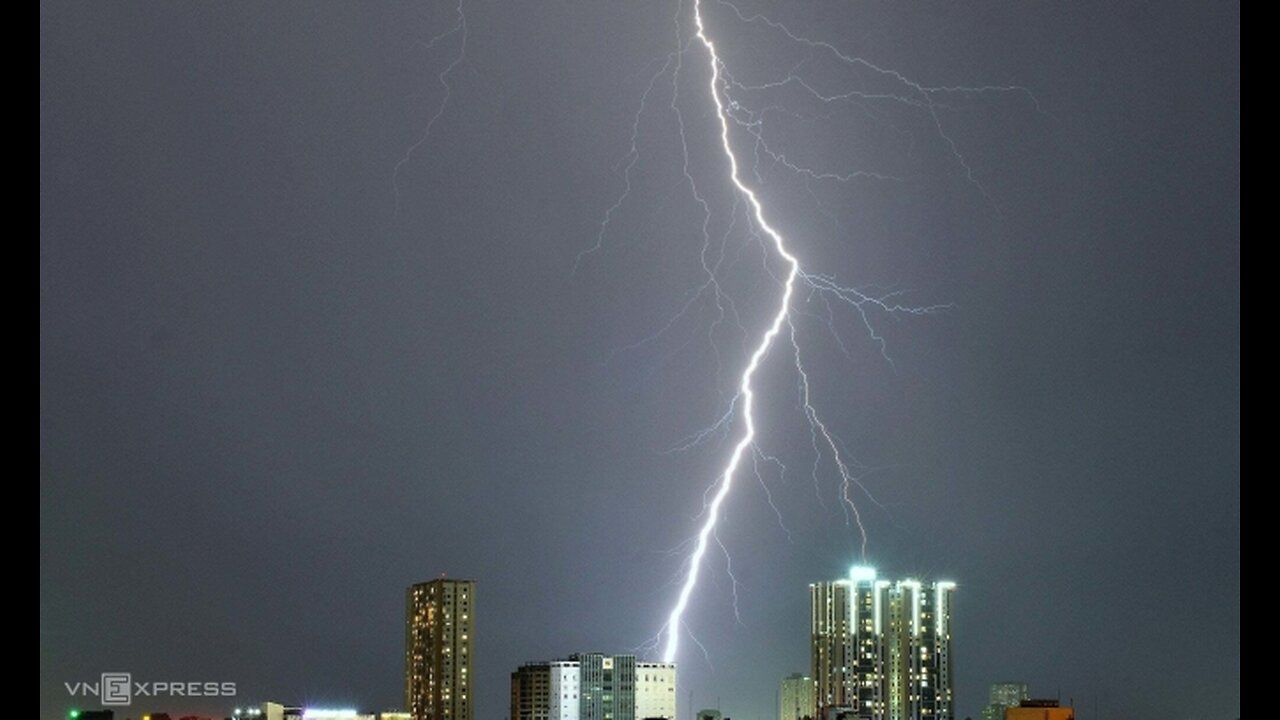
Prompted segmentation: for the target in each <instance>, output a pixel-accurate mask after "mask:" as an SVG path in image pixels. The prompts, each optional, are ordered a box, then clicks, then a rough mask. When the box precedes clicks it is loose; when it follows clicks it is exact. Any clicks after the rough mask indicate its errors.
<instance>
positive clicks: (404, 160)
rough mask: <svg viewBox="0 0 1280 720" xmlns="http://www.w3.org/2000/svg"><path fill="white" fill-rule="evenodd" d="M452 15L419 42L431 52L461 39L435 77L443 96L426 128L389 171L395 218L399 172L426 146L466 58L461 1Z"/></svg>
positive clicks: (464, 24)
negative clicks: (452, 77) (436, 31)
mask: <svg viewBox="0 0 1280 720" xmlns="http://www.w3.org/2000/svg"><path fill="white" fill-rule="evenodd" d="M454 14H455V15H456V16H457V20H456V21H455V22H454V24H453V25H452V26H451V27H449V28H447V29H446V30H445V31H444V32H441V33H439V34H437V35H435V36H433V37H431V38H430V39H428V40H424V41H421V42H422V46H423V48H425V49H426V50H431V49H433V48H434V47H435V46H436V43H439V42H441V41H443V40H446V39H448V38H450V37H452V36H454V35H460V38H461V39H460V40H459V41H458V52H457V54H456V55H454V56H453V58H452V59H451V60H450V61H449V64H448V65H446V66H445V68H444V70H442V71H440V74H439V75H437V76H436V81H437V82H439V83H440V87H442V88H444V96H443V97H442V98H441V99H440V104H439V105H437V106H436V110H435V112H433V113H432V114H431V116H430V117H429V118H428V119H427V124H426V126H424V127H423V128H422V134H420V135H419V136H418V139H417V140H416V141H414V142H413V144H411V145H409V147H407V148H405V151H404V156H402V157H401V158H400V161H399V162H397V163H396V166H395V169H394V170H392V171H391V187H392V189H393V190H394V191H395V212H396V215H397V216H399V215H400V171H401V170H402V169H403V168H404V166H405V165H408V164H409V161H410V160H412V159H413V154H414V152H416V151H417V150H418V148H420V147H422V146H423V145H425V144H426V142H427V140H428V139H429V138H430V137H431V129H432V128H434V127H435V126H436V122H437V121H438V120H439V119H440V117H441V116H443V115H444V111H445V109H447V108H448V107H449V98H450V97H452V95H453V84H452V83H450V82H449V76H450V75H451V74H452V73H453V71H454V69H456V68H457V67H458V66H459V65H461V64H462V61H463V60H465V59H466V58H467V14H466V13H465V12H463V10H462V0H458V5H457V7H456V8H454Z"/></svg>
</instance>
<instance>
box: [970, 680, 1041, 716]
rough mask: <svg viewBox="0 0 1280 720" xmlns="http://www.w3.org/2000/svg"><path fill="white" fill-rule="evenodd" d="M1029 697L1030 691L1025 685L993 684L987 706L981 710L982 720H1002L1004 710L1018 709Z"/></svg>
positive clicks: (1012, 683) (1014, 683) (1010, 683)
mask: <svg viewBox="0 0 1280 720" xmlns="http://www.w3.org/2000/svg"><path fill="white" fill-rule="evenodd" d="M1030 697H1031V691H1030V689H1029V688H1028V687H1027V684H1026V683H1018V682H1002V683H995V684H993V685H992V686H991V692H990V694H989V696H988V699H987V706H986V707H985V708H983V710H982V720H1004V711H1005V710H1008V709H1009V708H1011V707H1018V706H1019V705H1021V704H1022V701H1023V700H1027V699H1030Z"/></svg>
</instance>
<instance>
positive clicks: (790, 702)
mask: <svg viewBox="0 0 1280 720" xmlns="http://www.w3.org/2000/svg"><path fill="white" fill-rule="evenodd" d="M813 712H814V705H813V678H811V677H809V676H808V675H802V674H800V673H794V674H791V675H788V676H787V677H785V678H783V679H782V685H781V686H780V687H779V688H778V720H813V718H814V714H813Z"/></svg>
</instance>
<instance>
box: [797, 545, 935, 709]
mask: <svg viewBox="0 0 1280 720" xmlns="http://www.w3.org/2000/svg"><path fill="white" fill-rule="evenodd" d="M955 587H956V586H955V583H952V582H936V583H922V582H920V581H918V580H898V581H896V582H890V581H888V580H880V579H878V578H877V576H876V571H875V569H874V568H870V567H864V566H856V567H854V568H853V569H852V570H851V571H850V573H849V577H848V578H845V579H841V580H836V581H833V582H822V583H813V584H811V585H810V586H809V596H810V609H811V619H812V622H811V624H810V642H811V646H810V648H811V668H812V676H813V679H814V682H815V684H816V688H815V689H816V697H815V698H814V704H815V707H816V709H817V711H818V714H819V716H820V717H822V718H824V719H826V718H828V717H829V716H830V715H831V713H830V712H829V711H831V710H839V711H840V712H841V713H843V714H845V715H846V716H847V717H851V718H857V719H858V720H954V717H955V708H954V702H955V698H954V694H953V690H952V675H953V672H952V667H951V603H952V594H953V592H954V590H955ZM850 710H851V711H852V714H849V712H848V711H850Z"/></svg>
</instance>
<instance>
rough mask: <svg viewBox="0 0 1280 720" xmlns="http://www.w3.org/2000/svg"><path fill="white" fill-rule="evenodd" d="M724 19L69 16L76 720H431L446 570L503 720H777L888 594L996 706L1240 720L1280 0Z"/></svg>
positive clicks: (962, 694)
mask: <svg viewBox="0 0 1280 720" xmlns="http://www.w3.org/2000/svg"><path fill="white" fill-rule="evenodd" d="M699 7H701V8H702V9H704V10H705V18H703V17H702V16H699V17H698V18H695V14H694V5H693V3H692V0H670V2H668V1H667V0H662V1H661V2H656V3H630V2H606V3H597V2H584V1H582V0H573V1H571V2H565V3H557V4H550V5H525V4H519V3H516V4H512V3H497V4H495V3H481V2H475V1H473V0H463V4H462V6H461V7H459V6H458V5H457V3H456V2H455V0H445V1H444V2H435V1H434V0H431V1H427V2H416V3H411V4H406V5H382V4H351V3H342V2H335V1H332V0H319V1H318V2H313V3H306V4H299V5H290V4H244V3H230V4H198V3H189V2H178V3H164V4H157V3H140V2H135V1H134V0H125V1H123V2H117V3H87V2H82V1H76V0H43V1H42V2H41V4H40V46H41V50H40V55H41V57H40V131H39V139H38V142H39V147H40V155H41V158H40V179H39V183H40V203H39V215H40V226H41V229H40V260H39V265H40V267H39V273H40V318H39V322H40V341H39V342H40V378H39V383H40V486H41V497H40V535H41V537H40V565H41V570H40V604H41V607H40V635H41V640H40V644H41V648H40V664H41V672H40V686H39V692H40V714H41V717H42V718H46V720H47V718H52V717H61V716H62V713H63V712H64V711H65V709H66V708H67V707H68V705H71V704H83V701H84V698H85V697H86V695H85V693H86V692H87V690H85V688H86V687H88V686H90V685H92V684H93V683H99V684H100V683H101V678H102V677H103V676H104V675H108V676H110V677H111V678H117V679H118V678H121V677H124V676H128V677H130V678H132V679H133V681H135V682H140V683H170V682H178V681H181V683H196V687H218V688H223V687H231V686H233V685H234V688H235V691H236V698H237V699H240V698H243V699H244V701H245V702H246V703H249V702H256V701H257V700H259V699H273V700H280V701H287V702H290V703H298V704H299V706H303V707H325V708H335V707H336V708H345V707H360V708H362V709H383V708H391V707H395V706H398V705H401V704H403V703H404V702H405V700H404V697H405V688H404V684H405V683H404V676H405V669H406V668H405V664H406V663H405V651H406V637H405V635H406V628H405V624H406V623H405V621H406V602H405V601H406V598H405V589H406V588H407V587H409V586H411V585H413V584H415V583H418V582H421V581H423V580H427V579H429V578H433V577H438V576H439V574H440V573H447V574H448V575H449V577H456V578H469V579H474V580H475V581H476V582H477V583H478V592H479V593H480V594H481V595H482V596H483V597H482V599H481V603H480V609H479V612H480V613H481V614H480V624H479V625H478V629H477V631H476V632H475V635H474V643H475V644H474V647H473V648H472V650H473V652H474V662H473V664H472V666H471V668H470V670H471V671H470V672H469V673H468V675H470V676H471V677H470V681H469V682H471V683H472V686H471V687H472V688H474V689H473V694H471V695H469V697H468V702H469V703H470V704H472V705H473V706H474V714H475V716H476V718H488V717H496V716H500V715H502V714H504V713H505V711H504V708H506V707H508V705H509V690H510V680H509V676H510V672H511V671H512V669H513V668H515V667H517V666H518V664H519V663H520V662H524V661H526V660H529V659H531V658H550V657H564V655H565V653H569V652H574V651H582V650H599V651H602V652H609V653H620V654H626V653H634V654H635V655H637V657H645V656H648V657H651V658H661V657H662V656H663V655H664V651H665V649H666V644H665V643H663V641H664V640H669V639H670V638H671V637H673V636H675V635H678V636H679V639H680V643H679V646H678V649H676V650H675V660H676V662H678V664H679V668H680V678H679V680H680V683H679V685H680V692H679V695H680V697H679V698H678V706H679V709H680V714H681V715H682V716H684V715H686V714H687V713H688V712H689V711H690V710H695V711H696V710H697V709H701V708H712V707H719V709H720V710H721V712H722V713H723V715H724V716H726V717H731V718H734V719H735V720H756V719H757V718H759V719H760V720H767V719H768V718H770V717H772V716H774V715H776V714H777V712H778V711H779V709H780V708H779V699H778V694H779V683H780V681H781V679H782V678H784V677H785V676H787V675H788V674H791V673H795V672H800V673H811V672H812V671H811V669H810V650H811V648H810V642H809V632H808V630H809V623H810V619H811V618H810V609H811V608H810V598H809V595H808V592H807V587H808V585H809V584H810V583H814V582H821V581H824V580H827V579H832V578H836V577H840V576H842V575H844V574H845V573H847V570H848V568H849V567H850V566H851V565H855V564H859V565H867V566H874V567H878V568H880V570H881V572H882V573H884V574H885V575H886V576H887V577H891V578H894V579H909V578H914V579H917V580H919V581H920V582H921V583H923V584H928V583H932V582H936V581H940V580H942V581H945V580H954V581H956V582H958V583H959V586H958V587H957V590H956V592H955V594H954V603H955V607H954V617H955V621H956V623H958V624H957V625H956V628H957V630H958V632H957V640H956V644H955V646H954V648H953V656H954V675H955V677H954V697H955V710H956V715H957V717H964V716H969V715H971V716H975V717H976V716H977V715H978V714H979V713H980V712H981V709H982V708H983V706H984V705H985V704H986V703H987V700H988V691H989V688H990V685H991V683H993V682H998V681H1000V680H1003V679H1010V678H1012V679H1016V680H1018V681H1020V682H1025V683H1027V684H1028V685H1029V686H1030V687H1031V688H1055V689H1057V688H1061V690H1062V694H1063V696H1064V697H1075V698H1076V699H1077V700H1080V701H1081V702H1079V703H1078V704H1077V709H1078V710H1079V711H1081V713H1082V714H1085V713H1086V712H1087V713H1089V714H1091V715H1092V714H1096V715H1097V716H1099V717H1112V718H1119V717H1123V718H1125V719H1126V720H1130V719H1132V720H1147V718H1156V717H1164V716H1168V715H1170V714H1188V715H1209V714H1214V713H1217V714H1222V713H1226V714H1228V715H1230V716H1232V717H1235V716H1236V715H1238V714H1239V712H1238V703H1239V700H1238V697H1239V695H1240V692H1239V682H1238V676H1239V671H1240V613H1239V588H1240V561H1239V556H1240V543H1239V509H1240V502H1239V488H1240V463H1239V460H1240V422H1239V420H1240V403H1239V395H1240V393H1239V385H1240V372H1239V370H1240V363H1239V355H1240V353H1239V349H1240V312H1239V310H1240V302H1239V297H1240V295H1239V288H1240V282H1239V244H1240V243H1239V239H1240V230H1239V217H1240V213H1239V155H1240V153H1239V4H1238V3H1226V4H1220V3H1205V2H1203V0H1173V1H1172V2H1169V3H1159V4H1150V3H1147V4H1142V3H1121V4H1120V5H1115V4H1111V3H1106V4H1104V3H1100V2H1084V3H1066V4H1016V3H1015V4H1008V5H965V4H955V3H946V2H933V1H930V2H926V3H922V4H910V5H901V4H892V5H876V4H851V3H848V2H840V1H839V0H815V1H814V2H808V1H805V2H800V1H798V0H784V1H780V2H767V3H766V2H760V0H703V2H701V4H700V6H699ZM701 19H705V21H706V24H705V26H701V24H700V23H699V22H697V20H701ZM704 29H705V33H702V38H701V39H700V38H699V34H700V33H701V30H704ZM704 40H705V42H704ZM710 41H714V44H715V50H714V53H713V52H712V51H711V49H710V47H709V43H710ZM833 51H834V52H833ZM713 56H714V57H713ZM716 58H718V60H717V59H716ZM894 73H897V75H896V76H895V75H894ZM913 83H914V85H913ZM964 88H968V90H964ZM717 103H718V104H717ZM726 125H727V126H728V128H729V129H728V132H727V133H724V132H722V131H723V130H724V126H726ZM757 133H758V134H757ZM726 151H728V152H726ZM730 156H732V159H733V160H734V161H740V162H739V168H738V170H739V171H740V172H738V173H737V176H736V177H737V180H738V181H740V182H741V183H743V184H744V185H745V186H746V187H749V188H750V189H751V190H752V192H753V193H754V194H755V195H756V197H757V198H758V199H759V200H760V201H761V205H760V207H761V208H763V210H762V211H760V212H755V213H753V212H752V210H753V208H752V207H751V203H750V202H749V201H748V199H747V194H746V193H745V192H744V191H742V190H740V189H737V188H736V187H735V186H734V184H733V182H732V181H730V180H729V179H728V178H729V175H727V174H726V173H727V172H728V171H729V169H730V165H731V164H732V163H731V161H730ZM806 171H807V172H808V173H809V174H806ZM761 217H763V218H764V219H766V220H767V221H768V226H769V227H771V228H774V229H775V230H777V231H778V232H779V233H780V235H779V237H785V248H787V249H789V251H790V253H791V254H792V255H793V256H794V257H795V258H798V259H800V261H801V262H800V265H799V267H800V269H802V270H803V272H804V274H803V275H802V276H797V278H796V279H797V280H798V282H797V284H796V285H795V287H794V290H795V293H794V294H793V295H792V296H791V297H790V298H789V302H790V304H783V305H780V302H781V298H782V295H781V293H780V291H781V289H782V287H783V282H782V281H783V280H784V278H785V277H786V276H787V275H786V271H787V263H786V262H785V261H784V258H783V255H782V254H780V252H779V247H780V246H779V245H778V244H777V243H773V242H770V237H769V236H768V234H767V232H765V231H764V226H763V224H762V223H760V218H761ZM708 278H710V280H712V281H714V282H709V281H708ZM833 284H838V285H839V287H840V288H844V289H845V290H844V293H845V295H844V297H845V298H846V300H848V299H854V300H857V302H854V303H852V304H850V303H845V304H840V303H841V301H839V300H838V299H837V298H836V295H837V294H839V293H838V292H837V291H836V290H833V289H832V288H833V287H835V285H833ZM859 293H863V294H865V295H859ZM864 296H865V297H866V298H867V300H865V301H862V300H858V298H860V297H864ZM828 301H829V302H830V303H831V305H830V307H828V305H827V303H828ZM876 301H878V302H880V303H882V305H876ZM859 302H861V303H862V304H861V305H859V304H858V303H859ZM885 306H888V307H885ZM779 307H784V308H785V309H786V310H787V314H786V315H785V317H783V320H784V322H782V323H781V324H779V323H777V322H774V321H776V320H777V319H778V318H779V317H780V316H779V315H776V314H774V313H775V312H776V311H777V310H778V309H779ZM912 309H916V310H922V311H921V312H919V313H916V312H912V311H911V310H912ZM925 310H927V311H925ZM863 311H865V314H862V313H863ZM771 322H774V324H773V325H771V324H770V323H771ZM769 328H777V333H776V334H775V335H773V336H772V338H773V341H774V343H775V344H773V345H772V346H770V347H768V348H766V349H765V350H764V351H763V352H761V353H759V354H758V355H757V353H756V351H757V350H758V349H760V348H762V347H763V346H762V345H761V341H762V339H764V338H766V337H768V334H767V332H766V330H767V329H769ZM753 358H756V359H758V360H759V363H758V365H757V366H756V369H757V372H756V373H755V374H754V375H752V376H751V378H750V379H751V381H752V382H751V388H752V392H753V393H754V394H753V395H752V397H753V398H754V403H755V404H754V405H753V408H754V410H756V411H757V413H756V415H755V421H756V423H755V430H757V431H758V433H757V434H756V435H755V436H754V444H748V445H747V446H739V445H738V444H737V443H739V442H740V441H741V439H742V438H743V437H744V435H743V431H744V430H745V425H744V419H743V418H744V415H743V413H744V412H745V405H744V403H743V401H742V400H741V397H742V395H741V393H742V386H743V384H742V380H743V378H744V375H745V374H746V370H747V368H749V367H752V365H751V362H752V360H753ZM801 368H803V371H802V372H801ZM811 410H812V412H811ZM815 417H817V418H820V419H821V422H822V427H821V428H819V427H818V426H817V425H816V422H815ZM735 448H740V449H741V452H740V454H739V456H738V465H737V466H735V467H736V469H737V472H736V475H735V476H734V477H733V483H734V484H733V489H732V492H731V493H728V494H727V495H726V496H725V499H724V501H723V503H722V504H721V505H719V506H718V507H717V511H718V512H715V513H708V512H704V508H705V505H704V503H708V502H709V501H710V499H711V498H713V497H717V496H718V495H719V490H720V489H723V488H726V487H727V482H726V483H724V484H719V485H718V484H717V483H718V482H719V480H720V479H721V478H722V477H724V471H725V469H726V467H727V466H728V464H729V463H728V460H729V458H730V457H731V456H732V453H733V451H735ZM713 516H714V518H715V521H716V525H715V527H714V531H710V530H708V531H707V532H705V533H704V532H702V530H703V529H704V528H706V527H707V523H708V522H709V520H710V518H712V517H713ZM699 541H701V542H700V547H701V551H702V554H701V555H700V565H698V564H695V563H690V562H689V560H690V557H691V555H693V554H695V548H697V547H699ZM695 568H697V571H698V572H700V575H699V576H698V577H697V578H696V579H697V583H696V588H695V589H693V590H691V591H690V592H688V593H685V592H684V588H685V587H686V586H687V585H688V583H689V582H690V580H691V579H692V578H693V573H694V569H695ZM1187 578H1195V579H1196V582H1199V583H1204V584H1205V585H1206V586H1209V587H1213V588H1218V589H1220V592H1215V593H1187V592H1185V590H1184V586H1185V585H1186V582H1187ZM682 603H683V607H682V610H681V612H680V613H677V614H675V617H676V619H675V620H672V618H673V609H674V608H676V607H677V606H680V605H681V604H682ZM1134 608H1141V612H1134ZM667 629H671V630H673V631H674V632H671V633H667V634H666V636H664V635H663V632H664V630H667ZM1116 637H1123V638H1125V639H1126V640H1125V642H1123V643H1115V642H1114V638H1116ZM1188 646H1191V647H1196V648H1197V649H1198V653H1200V665H1199V666H1197V667H1192V666H1191V665H1190V664H1189V663H1187V662H1186V661H1185V657H1184V654H1183V653H1182V652H1181V650H1182V648H1185V647H1188ZM1099 647H1106V648H1108V652H1107V653H1099V652H1098V651H1097V649H1098V648H1099ZM1046 648H1049V649H1051V650H1052V651H1051V652H1046ZM468 655H469V656H470V653H468ZM177 687H185V685H182V684H179V685H177ZM690 693H692V696H690ZM224 700H225V698H212V697H210V698H207V699H204V700H197V699H189V701H188V702H187V705H189V706H191V709H192V710H195V711H209V712H212V711H214V710H220V709H223V708H224V707H225V706H226V703H225V702H224ZM151 702H152V701H147V700H146V699H145V698H143V699H139V700H138V702H136V703H135V707H138V708H143V709H145V708H146V707H148V705H149V704H150V703H151ZM164 704H165V703H163V702H162V701H161V700H159V699H157V700H155V701H154V705H155V707H157V708H161V707H163V706H164ZM681 720H688V718H687V717H682V718H681Z"/></svg>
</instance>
